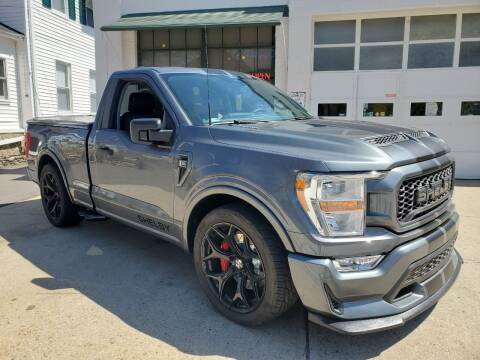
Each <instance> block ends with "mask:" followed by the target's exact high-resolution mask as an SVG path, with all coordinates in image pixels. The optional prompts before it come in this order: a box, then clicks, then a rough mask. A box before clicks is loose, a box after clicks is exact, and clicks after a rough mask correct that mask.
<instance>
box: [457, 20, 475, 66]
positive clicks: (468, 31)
mask: <svg viewBox="0 0 480 360" xmlns="http://www.w3.org/2000/svg"><path fill="white" fill-rule="evenodd" d="M461 37H462V40H461V43H460V58H459V64H458V65H459V66H480V13H476V14H463V18H462V36H461Z"/></svg>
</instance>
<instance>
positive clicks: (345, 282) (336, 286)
mask: <svg viewBox="0 0 480 360" xmlns="http://www.w3.org/2000/svg"><path fill="white" fill-rule="evenodd" d="M171 72H199V73H202V72H203V73H204V72H205V70H202V69H173V68H164V69H157V68H140V69H136V70H129V71H125V72H117V73H115V74H113V75H112V77H111V79H110V80H109V83H108V86H107V88H106V90H105V93H104V96H103V98H102V101H101V103H100V107H99V110H98V115H97V117H96V119H95V121H94V122H92V121H91V120H90V119H88V118H80V119H78V118H65V119H58V118H54V119H36V120H34V121H31V122H30V123H29V127H28V129H29V131H30V133H31V135H32V151H31V157H30V159H29V161H28V169H29V174H30V176H31V178H32V179H33V180H36V179H37V176H38V164H39V161H40V160H41V158H42V156H44V155H46V156H52V158H53V159H54V161H55V162H56V163H57V164H58V166H59V168H60V169H61V171H62V174H63V176H64V178H65V180H66V183H67V184H68V187H69V190H70V194H71V196H72V199H73V201H74V202H76V203H77V204H80V205H86V206H94V207H95V209H96V210H97V211H98V212H100V213H102V214H104V215H106V216H109V217H112V218H115V219H117V220H120V221H123V222H125V223H127V224H129V225H132V226H135V227H137V228H139V229H141V230H144V231H147V232H150V233H152V234H155V235H159V236H162V237H163V238H166V239H167V240H169V241H171V242H174V243H176V244H177V245H179V246H181V247H183V248H184V249H188V241H187V226H186V224H188V221H189V219H190V215H191V213H192V212H193V211H194V209H195V206H196V205H197V204H199V202H200V201H201V200H203V199H206V198H208V197H209V196H212V195H218V194H222V195H230V196H234V197H237V198H238V199H240V200H242V201H244V202H246V203H248V204H250V205H251V206H253V207H254V208H256V209H257V210H258V211H259V212H260V213H262V214H263V215H264V216H265V217H266V218H267V220H268V221H269V222H270V223H271V224H272V226H273V227H274V229H275V230H276V232H277V233H278V235H279V238H280V240H281V241H282V242H283V244H284V246H285V248H286V249H287V250H288V251H289V252H290V253H291V255H290V258H289V259H290V267H291V271H292V276H293V279H294V282H295V286H296V287H297V290H298V292H299V294H300V297H301V299H302V301H303V303H304V304H305V306H307V308H309V309H310V310H311V311H316V312H322V313H327V314H330V315H332V314H333V313H332V311H331V309H330V308H329V305H328V299H327V296H326V294H325V290H324V288H323V285H324V284H328V286H329V287H330V289H331V291H332V292H333V293H334V296H335V297H337V298H338V299H340V300H341V301H342V302H344V303H345V309H346V311H345V313H344V315H342V316H344V317H348V318H359V317H368V316H387V315H391V314H394V313H398V312H401V311H405V310H407V309H412V308H414V307H415V306H419V305H418V304H419V303H423V302H424V300H425V296H421V295H418V296H413V295H412V296H413V297H412V298H410V302H405V303H404V304H403V307H401V306H400V307H398V306H397V307H395V306H393V305H392V304H390V303H388V302H386V301H384V300H381V299H380V300H379V298H382V297H383V296H386V295H387V293H388V292H389V291H391V289H392V287H393V286H394V285H395V284H396V283H397V281H398V279H399V278H400V277H401V276H402V275H403V274H404V273H405V271H406V270H407V268H408V266H409V265H410V264H411V263H412V262H414V261H416V260H418V259H420V258H422V257H424V256H427V255H428V254H430V253H431V252H432V251H434V250H435V249H438V248H440V247H441V246H444V245H445V244H447V243H449V242H453V241H454V239H455V238H456V233H457V220H458V215H457V214H456V212H455V210H454V206H453V204H452V201H451V199H448V200H447V201H446V202H445V203H444V204H443V205H442V206H440V207H439V208H438V209H437V210H436V211H434V212H432V213H430V214H427V215H425V216H423V217H420V218H419V219H417V220H415V221H414V222H411V223H407V224H399V223H398V221H397V220H396V213H395V211H396V210H394V208H395V205H396V201H397V199H396V194H397V191H398V188H399V186H400V184H401V182H402V181H403V180H404V179H406V178H408V177H411V176H416V175H420V174H424V173H428V172H430V171H432V170H435V169H438V168H439V167H442V166H446V165H448V164H451V163H453V159H452V157H451V156H450V154H449V152H450V149H449V148H448V146H447V145H446V144H445V142H444V141H443V140H441V139H439V138H437V137H435V136H430V137H425V138H420V139H411V140H408V141H403V142H400V143H395V144H392V145H388V146H382V147H378V146H375V145H372V144H369V143H367V142H365V141H364V140H362V139H364V138H367V137H371V136H376V135H383V134H391V133H395V132H401V131H408V129H405V128H399V127H394V126H386V125H376V124H372V123H367V122H361V121H344V120H341V121H334V120H325V119H311V120H303V121H282V122H271V123H258V124H253V125H221V126H194V125H192V123H191V122H190V120H189V119H188V117H187V115H186V113H185V112H184V111H183V109H182V108H181V107H180V106H179V103H178V101H177V99H175V97H174V96H173V95H172V93H171V91H170V90H169V89H168V87H167V86H166V85H165V82H164V81H163V80H162V78H161V76H162V73H171ZM124 79H126V80H132V79H142V80H143V81H146V82H148V83H149V85H150V86H151V88H152V89H153V90H154V92H155V93H156V95H157V96H158V97H159V98H160V99H161V100H162V103H163V104H164V106H165V109H166V111H167V112H168V114H169V115H170V117H171V118H172V121H173V124H174V125H175V130H174V137H173V141H172V142H171V145H170V146H162V147H160V146H156V145H142V144H133V143H132V142H131V141H130V139H129V138H128V136H127V135H126V133H124V132H121V131H117V130H109V129H105V124H107V123H108V122H109V120H110V119H111V111H112V109H113V108H114V106H115V101H116V99H117V98H118V96H117V93H116V90H115V89H116V87H117V84H118V83H119V81H121V80H124ZM87 139H88V140H87ZM180 158H182V159H188V169H187V172H185V175H183V176H180V174H181V173H180V171H179V169H178V167H177V162H178V159H180ZM299 171H310V172H318V173H332V172H333V173H352V172H355V173H358V172H371V171H377V172H380V173H382V174H383V176H382V177H381V178H380V179H376V180H369V182H368V184H367V191H368V194H369V195H372V198H371V201H370V203H371V206H372V208H370V209H369V211H368V213H367V228H366V231H365V235H364V236H363V237H350V238H327V237H322V236H320V235H319V233H318V232H317V230H316V229H315V228H314V226H313V225H312V223H311V222H310V220H309V219H308V218H307V216H306V214H305V213H304V211H303V209H302V208H301V206H300V204H299V203H298V201H297V198H296V194H295V189H294V184H295V179H296V176H297V174H298V172H299ZM89 185H90V186H89ZM380 205H382V206H380ZM380 208H382V209H385V213H382V212H381V211H379V210H378V209H380ZM372 209H375V211H371V210H372ZM372 254H388V256H386V258H385V259H384V260H383V261H382V263H381V264H380V265H379V266H378V267H377V268H376V269H375V270H373V271H368V272H364V273H354V274H339V273H337V272H336V271H335V269H334V268H333V265H332V263H331V260H330V259H329V257H335V256H352V255H372ZM454 257H455V256H452V259H453V258H454ZM451 261H454V260H451ZM457 266H459V262H458V261H457V262H455V267H457ZM427 297H428V296H427ZM352 298H357V299H360V300H355V301H353V302H352V301H351V300H350V299H352ZM362 299H363V300H362ZM397 305H398V304H397ZM395 309H396V310H395Z"/></svg>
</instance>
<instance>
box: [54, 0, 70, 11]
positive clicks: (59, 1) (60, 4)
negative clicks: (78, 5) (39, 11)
mask: <svg viewBox="0 0 480 360" xmlns="http://www.w3.org/2000/svg"><path fill="white" fill-rule="evenodd" d="M51 6H52V9H55V10H57V11H60V12H62V13H65V12H66V10H67V6H66V4H65V0H51Z"/></svg>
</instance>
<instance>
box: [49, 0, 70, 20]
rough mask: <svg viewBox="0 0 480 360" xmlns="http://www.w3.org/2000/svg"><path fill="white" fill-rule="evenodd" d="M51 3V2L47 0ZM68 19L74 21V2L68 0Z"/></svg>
mask: <svg viewBox="0 0 480 360" xmlns="http://www.w3.org/2000/svg"><path fill="white" fill-rule="evenodd" d="M49 1H51V0H49ZM68 17H69V18H70V19H71V20H75V19H76V16H75V0H68Z"/></svg>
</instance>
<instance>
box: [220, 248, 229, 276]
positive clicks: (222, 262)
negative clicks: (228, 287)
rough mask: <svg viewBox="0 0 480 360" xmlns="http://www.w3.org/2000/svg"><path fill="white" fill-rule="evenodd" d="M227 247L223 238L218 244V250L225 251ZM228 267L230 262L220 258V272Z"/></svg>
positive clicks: (225, 270)
mask: <svg viewBox="0 0 480 360" xmlns="http://www.w3.org/2000/svg"><path fill="white" fill-rule="evenodd" d="M228 249H229V246H228V243H227V242H226V241H225V240H223V241H222V243H221V244H220V250H223V251H227V250H228ZM229 267H230V262H229V261H228V260H226V259H220V270H222V272H227V270H228V268H229Z"/></svg>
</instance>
